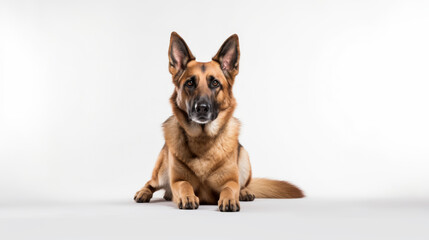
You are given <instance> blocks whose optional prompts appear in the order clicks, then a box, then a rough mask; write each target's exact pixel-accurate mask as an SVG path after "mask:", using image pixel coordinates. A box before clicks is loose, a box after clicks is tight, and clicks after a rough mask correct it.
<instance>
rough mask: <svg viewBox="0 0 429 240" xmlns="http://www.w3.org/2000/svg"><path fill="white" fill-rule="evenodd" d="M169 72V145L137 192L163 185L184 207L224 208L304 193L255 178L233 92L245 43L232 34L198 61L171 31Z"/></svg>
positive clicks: (140, 197)
mask: <svg viewBox="0 0 429 240" xmlns="http://www.w3.org/2000/svg"><path fill="white" fill-rule="evenodd" d="M168 58H169V71H170V73H171V75H172V80H173V84H174V86H175V89H174V92H173V95H172V96H171V98H170V103H171V107H172V109H173V116H171V117H169V118H168V119H167V120H166V121H165V122H164V123H163V131H164V138H165V145H164V147H163V148H162V150H161V152H160V154H159V156H158V160H157V161H156V164H155V168H154V170H153V173H152V178H151V179H150V180H149V181H148V182H147V183H146V184H145V185H144V187H142V188H141V189H140V190H139V191H138V192H137V193H136V194H135V196H134V200H135V201H136V202H139V203H141V202H149V201H150V199H151V198H152V194H153V193H154V192H155V191H157V190H159V189H164V190H165V195H164V199H166V200H173V201H174V203H176V204H177V206H178V207H179V208H180V209H197V208H198V206H199V205H200V204H216V203H217V205H218V207H219V210H220V211H222V212H236V211H240V203H239V201H253V200H254V199H255V198H301V197H304V195H303V193H302V191H301V190H300V189H299V188H297V187H296V186H294V185H292V184H290V183H288V182H284V181H277V180H270V179H262V178H252V171H251V168H250V162H249V155H248V153H247V151H246V150H245V149H244V148H243V146H241V144H240V143H239V141H238V135H239V131H240V122H239V121H238V119H236V118H235V117H233V116H232V115H233V113H234V109H235V107H236V101H235V98H234V96H233V94H232V86H233V85H234V81H235V76H236V75H237V74H238V63H239V60H240V47H239V43H238V36H237V35H236V34H234V35H232V36H231V37H229V38H228V39H227V40H226V41H225V42H224V43H223V44H222V46H221V47H220V49H219V51H218V52H217V54H216V55H215V56H214V57H213V58H212V61H210V62H197V61H196V60H195V57H194V55H192V53H191V51H190V50H189V48H188V46H187V45H186V43H185V41H184V40H183V39H182V38H181V37H180V36H179V35H178V34H177V33H175V32H173V33H171V37H170V47H169V48H168Z"/></svg>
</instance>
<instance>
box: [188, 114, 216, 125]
mask: <svg viewBox="0 0 429 240" xmlns="http://www.w3.org/2000/svg"><path fill="white" fill-rule="evenodd" d="M191 121H193V122H195V123H198V124H207V123H209V122H211V121H212V119H211V118H210V117H206V116H193V117H191Z"/></svg>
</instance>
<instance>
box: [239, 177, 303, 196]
mask: <svg viewBox="0 0 429 240" xmlns="http://www.w3.org/2000/svg"><path fill="white" fill-rule="evenodd" d="M247 188H248V189H249V190H250V191H251V192H252V193H253V194H255V196H256V198H302V197H304V193H303V192H302V191H301V189H299V188H298V187H296V186H294V185H292V184H290V183H288V182H285V181H278V180H271V179H266V178H252V180H251V181H250V183H249V185H248V186H247Z"/></svg>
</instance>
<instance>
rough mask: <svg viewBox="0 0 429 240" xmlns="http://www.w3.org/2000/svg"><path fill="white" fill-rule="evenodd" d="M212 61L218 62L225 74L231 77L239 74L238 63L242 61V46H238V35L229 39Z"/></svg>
mask: <svg viewBox="0 0 429 240" xmlns="http://www.w3.org/2000/svg"><path fill="white" fill-rule="evenodd" d="M212 60H214V61H216V62H218V63H219V64H220V67H221V68H222V70H223V72H224V73H226V74H228V75H229V76H230V77H235V75H237V74H238V62H239V60H240V45H239V44H238V35H237V34H234V35H232V36H231V37H229V38H228V39H227V40H226V41H225V42H224V43H223V44H222V46H221V47H220V49H219V51H218V52H217V53H216V56H214V57H213V58H212Z"/></svg>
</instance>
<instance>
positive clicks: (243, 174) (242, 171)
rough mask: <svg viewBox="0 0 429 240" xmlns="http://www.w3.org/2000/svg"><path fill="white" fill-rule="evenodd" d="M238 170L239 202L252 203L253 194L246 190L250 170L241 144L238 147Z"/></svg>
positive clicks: (248, 161) (250, 176)
mask: <svg viewBox="0 0 429 240" xmlns="http://www.w3.org/2000/svg"><path fill="white" fill-rule="evenodd" d="M238 169H239V176H240V177H239V179H240V201H253V200H254V199H255V194H253V193H252V191H250V189H248V188H247V186H248V185H249V183H250V180H251V179H252V168H251V166H250V160H249V154H248V153H247V151H246V149H244V147H243V146H241V144H240V145H239V147H238Z"/></svg>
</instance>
